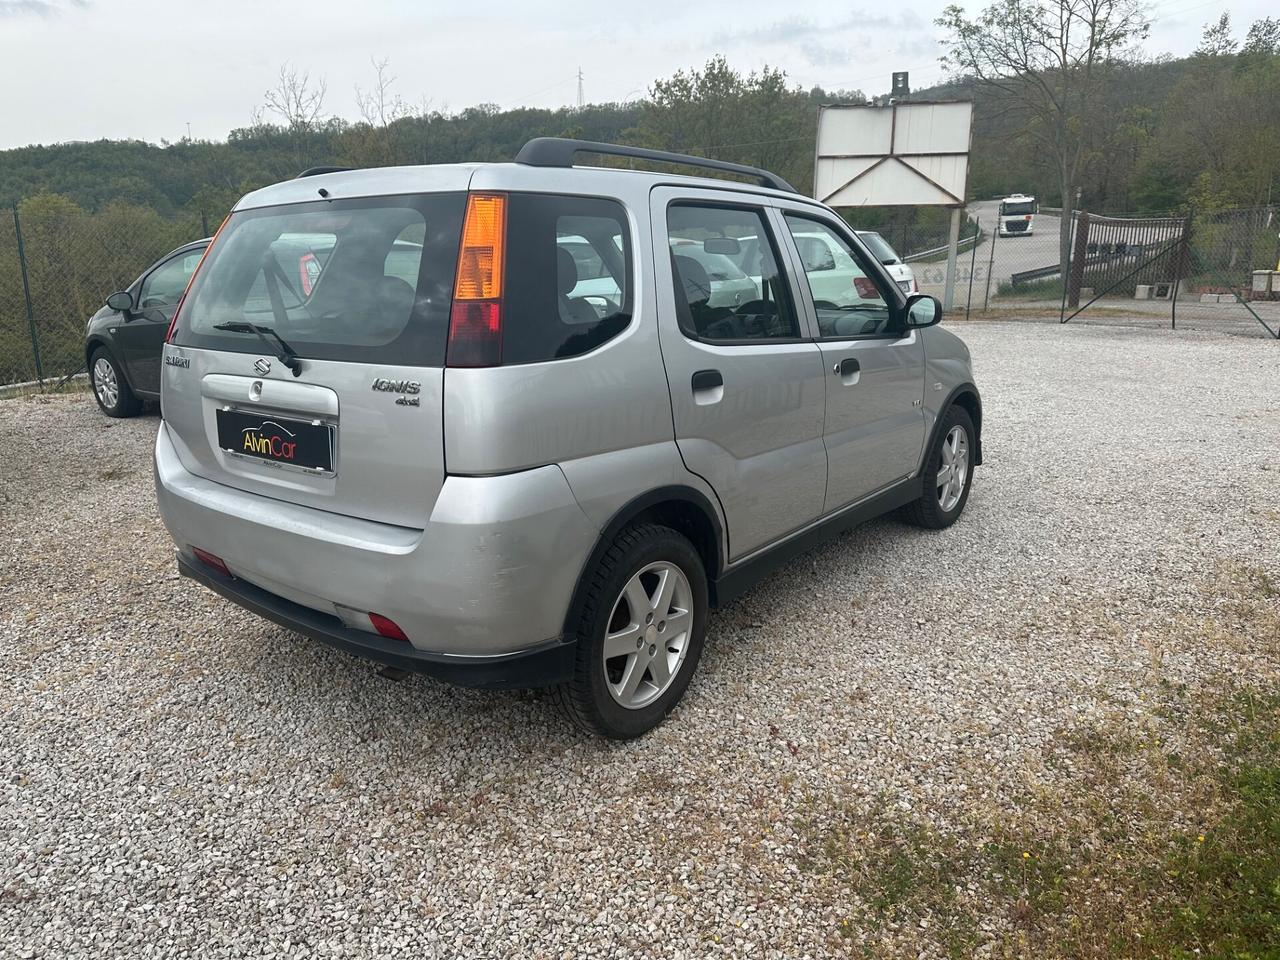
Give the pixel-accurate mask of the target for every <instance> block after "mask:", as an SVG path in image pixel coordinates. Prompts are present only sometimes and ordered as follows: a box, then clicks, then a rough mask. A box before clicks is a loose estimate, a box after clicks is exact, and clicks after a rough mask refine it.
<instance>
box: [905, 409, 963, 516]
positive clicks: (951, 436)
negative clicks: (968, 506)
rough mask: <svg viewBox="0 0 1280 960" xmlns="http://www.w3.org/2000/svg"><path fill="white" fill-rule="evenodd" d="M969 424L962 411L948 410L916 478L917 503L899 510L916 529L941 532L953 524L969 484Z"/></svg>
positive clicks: (959, 511)
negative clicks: (917, 484) (917, 486)
mask: <svg viewBox="0 0 1280 960" xmlns="http://www.w3.org/2000/svg"><path fill="white" fill-rule="evenodd" d="M973 444H974V437H973V420H972V419H970V417H969V412H968V411H967V410H965V409H964V408H963V407H957V406H953V407H951V408H950V409H949V410H948V411H947V412H946V413H945V414H944V415H943V418H942V427H941V429H940V430H939V431H938V437H937V439H936V440H935V441H934V444H933V449H932V450H930V451H929V457H928V459H927V460H926V461H925V465H924V470H923V472H922V473H921V476H920V487H921V489H920V499H918V500H916V501H915V502H913V503H909V504H907V505H906V506H905V507H903V508H902V515H903V517H904V518H905V519H906V520H907V521H908V522H910V523H914V524H915V525H916V526H920V527H926V528H928V529H930V530H941V529H942V528H943V527H949V526H951V524H953V523H955V522H956V519H957V518H958V517H959V516H960V513H961V511H963V510H964V505H965V503H966V502H968V500H969V488H970V486H971V485H972V484H973Z"/></svg>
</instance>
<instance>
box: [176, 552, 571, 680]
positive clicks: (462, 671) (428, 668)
mask: <svg viewBox="0 0 1280 960" xmlns="http://www.w3.org/2000/svg"><path fill="white" fill-rule="evenodd" d="M178 572H179V573H181V574H182V575H183V576H184V577H190V578H191V579H192V580H194V581H196V582H197V583H200V584H203V585H204V586H206V587H208V588H209V589H210V590H212V591H214V592H215V593H220V594H222V596H224V597H226V598H227V599H228V600H230V601H232V602H233V603H236V604H239V605H240V606H242V607H244V608H245V609H246V610H249V611H250V612H252V613H256V614H257V615H258V616H260V617H265V618H266V619H267V620H270V621H271V622H273V623H278V624H279V625H280V626H282V627H285V628H286V629H288V630H292V631H294V632H295V633H300V634H303V635H304V636H307V637H311V638H312V639H315V640H319V641H321V642H322V643H327V644H329V645H330V646H333V647H337V648H338V649H339V650H345V651H346V652H347V653H352V654H355V655H357V656H361V657H367V658H369V659H370V660H376V661H378V662H379V663H385V664H388V665H390V666H393V667H399V668H400V669H402V670H412V671H414V672H417V673H425V674H427V675H428V676H432V677H435V678H437V679H439V680H445V681H447V682H449V683H456V684H458V685H459V686H463V687H482V688H485V689H511V688H517V687H546V686H553V685H554V684H557V683H563V682H564V681H566V680H568V679H569V678H570V677H571V676H572V674H573V659H574V645H573V644H571V643H561V642H560V641H559V640H553V641H551V642H549V643H545V644H541V645H539V646H537V647H533V648H530V649H527V650H521V651H519V652H517V653H509V654H504V655H499V656H493V657H466V656H450V655H449V654H441V653H426V652H423V651H421V650H418V649H416V648H415V647H413V646H411V645H410V644H408V643H405V642H403V641H400V640H390V639H388V638H386V637H381V636H378V635H377V634H373V633H366V632H365V631H363V630H354V629H352V628H351V627H348V626H346V625H345V624H344V623H343V622H342V621H341V620H339V619H338V618H337V617H333V616H329V615H328V614H325V613H321V612H320V611H318V610H312V609H311V608H310V607H304V606H302V604H300V603H293V602H292V601H290V600H286V599H285V598H284V597H278V596H276V595H275V594H273V593H269V592H267V591H266V590H263V589H262V588H261V587H255V586H254V585H253V584H251V583H249V582H248V581H246V580H241V579H239V578H236V577H228V576H226V575H225V574H223V573H220V572H219V571H217V570H214V569H212V568H210V567H207V566H205V565H204V564H202V563H200V562H198V561H196V562H192V561H190V560H188V559H187V558H186V557H184V556H182V554H178Z"/></svg>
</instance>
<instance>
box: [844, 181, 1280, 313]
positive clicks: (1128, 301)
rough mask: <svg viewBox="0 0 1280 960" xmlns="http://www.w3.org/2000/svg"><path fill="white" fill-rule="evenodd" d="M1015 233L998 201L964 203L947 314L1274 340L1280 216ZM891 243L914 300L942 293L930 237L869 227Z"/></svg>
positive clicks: (1089, 221)
mask: <svg viewBox="0 0 1280 960" xmlns="http://www.w3.org/2000/svg"><path fill="white" fill-rule="evenodd" d="M1020 219H1021V225H1018V228H1017V229H1010V227H1011V226H1014V224H1011V223H1010V222H1009V218H1008V217H1004V218H1002V217H1001V216H1000V209H999V203H998V201H987V202H977V203H973V204H970V205H969V207H968V208H967V211H966V218H965V227H964V230H963V232H962V239H961V241H960V248H959V256H958V259H957V263H956V279H955V296H954V301H953V304H954V307H953V308H954V309H955V310H959V311H962V312H964V313H965V314H968V315H977V316H988V317H997V318H998V317H1008V318H1011V319H1012V318H1017V319H1025V320H1044V321H1049V320H1053V321H1059V322H1065V321H1072V322H1076V323H1112V324H1124V325H1135V326H1168V327H1174V328H1178V329H1207V330H1217V331H1220V332H1226V333H1232V334H1240V335H1250V336H1259V337H1266V336H1280V210H1278V209H1277V208H1276V207H1254V208H1246V209H1233V210H1222V211H1215V212H1212V213H1206V212H1196V211H1191V212H1188V213H1179V214H1170V215H1154V216H1153V215H1139V214H1134V215H1127V216H1099V215H1097V214H1093V213H1089V212H1078V211H1077V212H1074V213H1071V214H1069V215H1067V229H1066V231H1065V233H1064V232H1063V230H1062V225H1063V213H1062V211H1060V210H1056V209H1051V208H1040V209H1039V210H1037V211H1036V212H1035V213H1033V214H1031V215H1030V216H1026V215H1024V216H1023V217H1021V218H1020ZM868 229H875V230H876V231H877V232H880V233H881V234H882V235H884V236H886V238H887V237H890V236H892V237H893V238H894V243H895V246H896V247H897V249H898V252H899V253H900V254H901V255H902V258H903V259H904V260H905V261H906V262H907V263H908V264H909V265H910V266H911V267H912V270H913V271H914V273H915V277H916V282H917V283H918V284H919V287H920V290H921V291H922V292H924V293H930V294H933V295H934V296H937V297H938V298H939V299H941V298H942V297H943V294H944V292H945V288H946V274H947V269H946V268H947V247H946V244H945V240H943V241H941V242H939V241H938V237H937V236H936V231H934V233H933V234H930V235H928V236H924V235H915V234H911V233H909V232H906V231H903V230H902V229H901V227H900V225H898V224H896V223H886V224H884V226H883V227H881V226H879V225H874V224H869V225H868Z"/></svg>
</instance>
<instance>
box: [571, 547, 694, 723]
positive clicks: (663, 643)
mask: <svg viewBox="0 0 1280 960" xmlns="http://www.w3.org/2000/svg"><path fill="white" fill-rule="evenodd" d="M585 576H586V577H587V578H588V583H587V585H586V589H585V591H584V594H585V596H584V601H583V604H582V614H581V618H580V620H579V626H578V631H577V632H578V650H577V660H576V662H575V664H574V673H573V678H572V679H571V680H570V681H569V682H568V683H565V684H562V685H561V686H560V687H558V688H557V690H556V700H557V702H558V703H559V704H560V707H561V709H563V710H564V712H565V714H566V715H567V716H568V717H569V719H571V720H572V721H573V722H574V723H576V724H577V725H578V726H579V727H581V728H582V729H583V730H586V731H587V732H589V733H595V734H598V735H600V736H603V737H608V738H610V739H612V740H630V739H632V738H634V737H639V736H642V735H643V734H645V733H648V732H649V731H650V730H652V729H653V728H654V727H656V726H657V725H658V724H659V723H661V722H662V721H663V719H664V718H665V717H666V716H667V714H669V713H670V712H671V710H672V709H673V708H674V707H675V705H676V704H677V703H679V702H680V698H681V697H682V696H684V692H685V690H686V689H687V688H688V686H689V681H690V679H691V678H692V676H693V672H694V670H695V669H697V666H698V661H699V660H700V659H701V658H702V648H703V643H704V641H705V638H706V628H707V575H706V571H705V570H704V568H703V565H702V558H701V557H700V556H699V555H698V551H697V550H695V549H694V547H693V544H691V543H690V542H689V541H688V540H687V539H686V538H685V537H683V536H681V535H680V534H679V533H677V532H676V531H674V530H672V529H671V528H669V527H663V526H658V525H657V524H650V523H643V524H637V525H636V526H632V527H628V528H627V529H625V530H623V531H622V532H621V533H619V534H618V536H617V537H616V538H615V539H614V541H613V543H612V544H610V546H609V549H608V550H607V551H606V552H605V555H604V559H603V560H602V561H601V562H600V565H599V567H597V568H596V569H595V570H589V571H587V573H586V574H585Z"/></svg>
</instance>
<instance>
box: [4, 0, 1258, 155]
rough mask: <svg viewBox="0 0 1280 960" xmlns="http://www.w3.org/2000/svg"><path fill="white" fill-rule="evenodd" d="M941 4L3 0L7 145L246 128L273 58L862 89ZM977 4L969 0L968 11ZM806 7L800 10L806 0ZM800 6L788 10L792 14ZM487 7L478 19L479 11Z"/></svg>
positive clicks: (466, 100) (453, 83)
mask: <svg viewBox="0 0 1280 960" xmlns="http://www.w3.org/2000/svg"><path fill="white" fill-rule="evenodd" d="M945 4H946V0H903V2H899V3H894V4H889V3H874V4H873V3H866V4H865V5H863V6H845V5H842V4H837V3H833V4H818V5H813V6H812V7H811V8H810V9H813V10H814V11H816V12H814V13H812V14H809V13H788V12H786V11H787V6H786V5H783V4H779V3H777V2H776V0H775V2H768V3H766V2H761V0H735V2H716V0H704V2H702V3H696V4H694V3H689V2H688V0H634V2H617V0H614V2H610V3H601V2H599V0H590V2H588V0H560V2H557V3H555V4H548V5H545V9H539V8H537V6H538V5H535V4H531V3H529V2H527V0H490V2H488V3H485V4H474V5H471V6H470V8H468V5H466V4H460V3H456V4H452V5H449V7H448V8H445V7H437V6H436V5H430V4H427V3H422V2H412V0H361V2H358V3H353V2H351V0H306V2H305V3H304V2H298V0H294V2H291V3H276V2H272V0H212V2H210V0H202V2H196V0H0V148H6V147H14V146H21V145H24V144H28V143H54V142H59V141H63V140H95V139H100V138H103V137H108V138H112V139H123V138H136V139H144V140H150V141H159V140H161V139H167V140H177V139H180V138H182V137H183V136H185V135H186V133H187V124H188V123H190V125H191V134H192V136H194V137H196V138H205V139H218V140H220V139H224V138H225V137H226V135H227V132H228V131H229V130H231V129H233V128H235V127H239V126H245V125H247V124H248V122H249V120H250V117H251V115H252V112H253V109H254V107H255V106H257V105H259V104H261V103H262V100H263V94H264V91H265V90H266V89H267V88H268V87H269V86H271V85H272V84H273V82H274V81H275V78H276V74H277V72H278V70H279V68H280V65H281V64H282V63H283V62H285V61H291V62H292V63H293V64H294V65H295V66H296V67H297V68H298V69H299V70H305V71H309V72H310V73H311V75H312V76H313V77H321V76H323V77H324V78H325V80H326V81H327V84H328V96H327V98H326V100H325V108H326V112H327V113H330V114H337V115H339V116H344V117H348V118H354V117H355V116H356V115H357V111H356V104H355V86H356V85H357V84H360V85H362V86H364V87H368V86H369V85H370V84H371V82H372V78H373V70H372V68H371V67H370V64H369V61H370V58H371V57H378V58H382V57H387V58H389V59H390V61H391V72H392V73H393V74H394V75H395V76H396V77H397V78H398V79H397V83H396V87H395V89H396V92H398V93H399V94H400V95H401V96H403V97H404V98H405V99H406V100H409V101H411V102H414V103H417V102H420V101H421V100H422V99H424V98H425V99H427V100H429V101H430V102H431V105H432V106H433V107H434V108H436V109H448V110H460V109H462V108H463V107H467V106H471V105H473V104H477V103H485V102H490V103H496V104H498V105H499V106H500V107H503V108H510V107H516V106H525V105H527V106H540V107H555V106H561V105H565V104H571V103H573V102H575V99H576V97H577V81H576V74H577V71H578V68H579V67H581V68H582V72H583V74H584V76H585V82H584V88H585V94H586V99H587V101H588V102H602V101H609V100H615V101H616V100H627V99H631V98H633V97H637V96H641V95H643V93H644V91H645V90H646V88H647V87H648V85H649V83H650V82H651V81H652V80H654V79H655V78H658V77H664V76H668V75H670V74H671V73H673V72H674V71H675V70H677V69H680V68H686V67H695V66H700V65H701V64H703V63H705V62H706V60H707V59H708V58H709V57H711V56H713V55H715V54H724V55H725V56H726V57H727V58H728V59H729V61H730V63H731V64H732V65H733V66H735V67H737V68H738V69H741V70H750V69H755V68H758V67H760V66H761V65H763V64H766V63H767V64H770V65H772V66H776V67H780V68H782V69H784V70H785V71H786V72H787V74H788V76H789V77H790V79H791V80H792V81H793V82H794V83H798V84H801V85H803V86H805V87H809V86H812V85H815V84H818V85H821V86H823V87H824V88H827V89H839V88H856V89H861V90H863V91H865V92H866V93H868V94H875V93H882V92H885V91H887V89H888V87H889V74H890V73H891V72H892V71H894V70H909V71H910V72H911V84H912V86H913V87H915V88H919V87H923V86H927V85H929V84H931V83H933V82H936V81H937V80H939V79H940V78H941V77H942V70H941V67H940V66H939V65H938V61H937V57H938V40H939V39H940V34H939V32H938V31H937V29H936V28H935V27H934V26H933V20H934V18H935V17H936V16H937V15H938V13H939V11H940V10H941V9H942V8H943V6H945ZM981 5H982V4H981V3H980V2H978V0H969V2H968V3H967V6H968V7H969V9H970V10H975V11H976V10H977V9H978V8H979V7H980V6H981ZM808 6H809V5H806V7H808ZM1272 6H1273V0H1232V2H1230V3H1228V2H1222V0H1210V2H1207V3H1206V2H1205V0H1156V2H1154V3H1153V4H1152V15H1153V17H1154V19H1155V24H1154V26H1153V28H1152V36H1151V40H1150V41H1149V43H1148V48H1147V49H1148V52H1149V53H1150V54H1152V55H1155V54H1159V53H1165V52H1167V53H1172V54H1175V55H1183V54H1186V53H1189V52H1190V51H1191V50H1192V49H1193V48H1194V47H1195V45H1196V43H1197V41H1198V39H1199V36H1200V32H1201V29H1202V26H1203V24H1204V23H1205V22H1206V21H1210V20H1216V19H1217V17H1218V16H1219V14H1220V13H1222V12H1223V11H1230V12H1231V15H1232V18H1233V20H1234V22H1235V24H1236V29H1237V33H1238V34H1241V35H1243V33H1244V31H1245V29H1246V28H1247V26H1248V24H1249V23H1251V22H1252V21H1253V20H1255V19H1257V18H1259V17H1262V16H1265V15H1266V14H1267V13H1268V12H1270V10H1271V8H1272ZM791 9H792V10H794V9H795V8H794V7H792V8H791ZM480 11H483V12H484V14H485V17H484V19H483V20H481V19H479V16H478V14H479V12H480Z"/></svg>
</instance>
